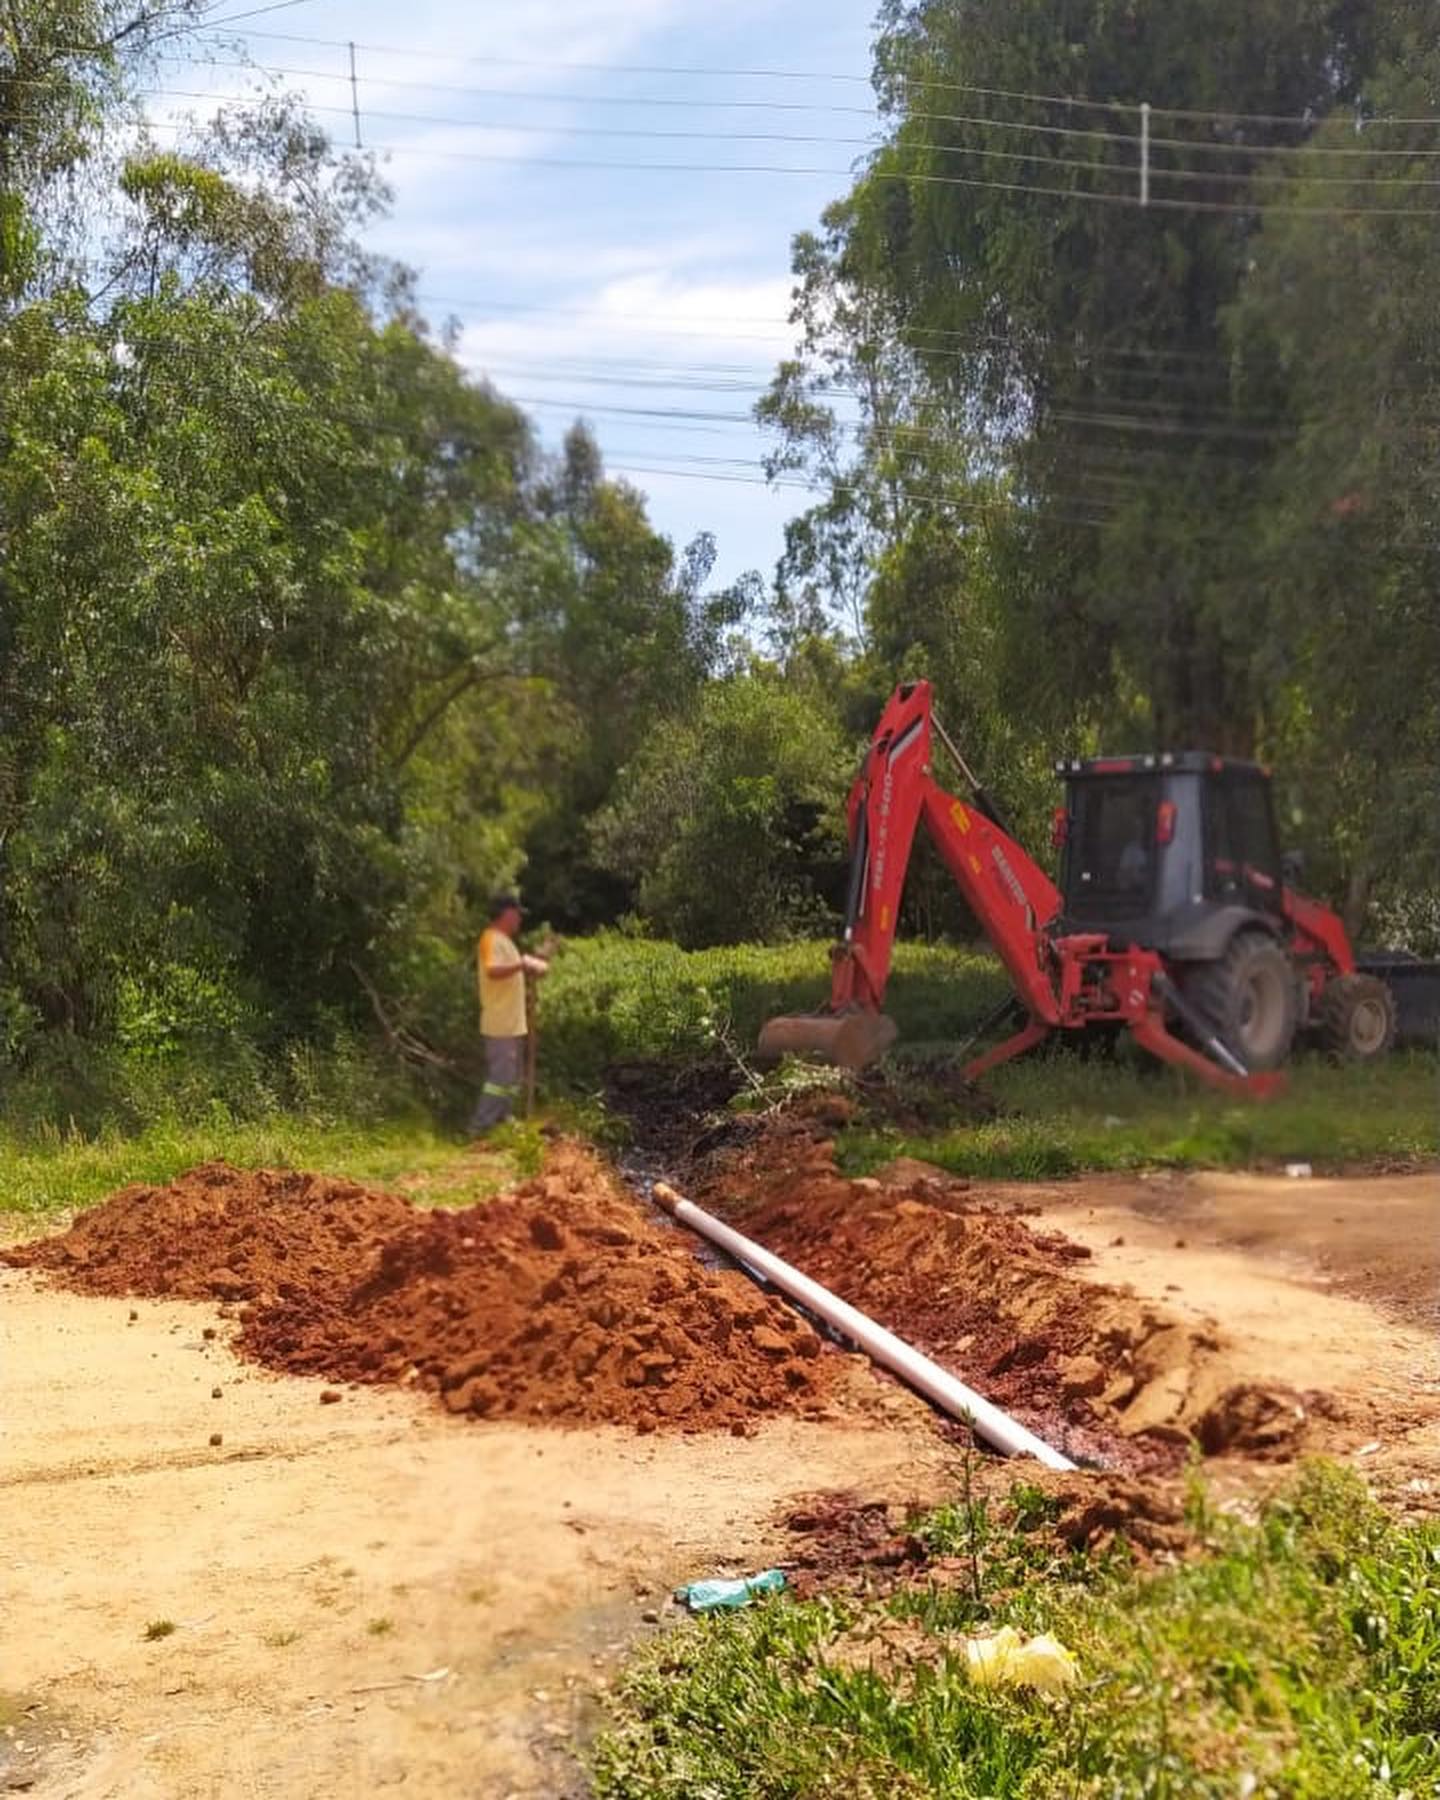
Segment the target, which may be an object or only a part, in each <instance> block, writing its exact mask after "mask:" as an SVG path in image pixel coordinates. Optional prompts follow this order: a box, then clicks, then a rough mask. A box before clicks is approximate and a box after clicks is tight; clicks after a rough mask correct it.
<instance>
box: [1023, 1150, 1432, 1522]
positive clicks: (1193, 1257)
mask: <svg viewBox="0 0 1440 1800" xmlns="http://www.w3.org/2000/svg"><path fill="white" fill-rule="evenodd" d="M987 1192H988V1193H989V1194H990V1195H991V1196H992V1197H993V1198H994V1199H995V1200H996V1201H999V1202H1003V1203H1008V1204H1010V1205H1013V1206H1014V1207H1015V1208H1016V1209H1017V1210H1019V1211H1021V1212H1022V1213H1024V1214H1025V1216H1026V1217H1027V1218H1028V1219H1029V1220H1030V1222H1031V1223H1036V1224H1043V1225H1048V1226H1052V1227H1054V1228H1056V1229H1058V1230H1061V1231H1063V1232H1064V1233H1065V1234H1066V1236H1067V1237H1070V1238H1073V1239H1075V1240H1076V1241H1077V1242H1079V1243H1081V1244H1084V1245H1085V1246H1086V1247H1087V1248H1088V1249H1089V1250H1090V1251H1091V1253H1092V1254H1091V1258H1090V1260H1089V1261H1088V1262H1086V1263H1084V1264H1081V1265H1078V1266H1077V1273H1079V1274H1081V1275H1083V1276H1084V1277H1086V1278H1087V1279H1090V1280H1093V1281H1097V1282H1107V1283H1116V1284H1124V1285H1125V1286H1128V1287H1130V1288H1132V1289H1133V1290H1134V1291H1135V1292H1136V1293H1137V1294H1139V1295H1140V1296H1142V1297H1143V1298H1145V1299H1148V1300H1153V1301H1155V1302H1157V1303H1163V1304H1164V1305H1165V1306H1166V1307H1167V1309H1168V1310H1170V1311H1171V1312H1173V1313H1176V1314H1178V1315H1179V1316H1181V1317H1182V1318H1187V1319H1189V1320H1191V1321H1192V1322H1196V1323H1200V1322H1203V1323H1205V1324H1209V1325H1217V1326H1219V1327H1220V1328H1222V1329H1223V1330H1224V1332H1225V1333H1226V1335H1227V1336H1228V1337H1229V1338H1230V1339H1231V1340H1232V1341H1233V1342H1234V1343H1235V1344H1236V1346H1237V1347H1239V1348H1240V1349H1241V1350H1242V1351H1243V1353H1244V1355H1245V1356H1246V1358H1247V1360H1248V1361H1249V1363H1250V1364H1251V1365H1252V1366H1253V1367H1255V1368H1257V1369H1263V1370H1266V1371H1268V1376H1269V1379H1271V1380H1275V1381H1280V1382H1287V1383H1289V1384H1290V1385H1292V1386H1294V1387H1297V1388H1304V1389H1315V1388H1324V1389H1326V1390H1328V1391H1329V1392H1330V1393H1331V1394H1333V1395H1335V1396H1337V1397H1339V1398H1340V1399H1342V1400H1343V1401H1344V1403H1345V1405H1346V1407H1347V1409H1348V1410H1349V1412H1350V1414H1351V1416H1352V1418H1353V1420H1354V1426H1353V1429H1352V1430H1351V1431H1350V1433H1349V1435H1348V1438H1347V1436H1346V1435H1345V1434H1344V1433H1343V1432H1342V1433H1340V1434H1337V1440H1336V1443H1335V1445H1334V1446H1333V1447H1334V1449H1335V1450H1336V1451H1337V1452H1339V1453H1340V1454H1342V1455H1345V1454H1346V1453H1347V1452H1348V1453H1349V1455H1350V1456H1351V1457H1352V1458H1355V1459H1356V1466H1358V1467H1361V1468H1363V1470H1364V1471H1365V1473H1366V1474H1367V1476H1368V1477H1369V1478H1370V1479H1371V1480H1373V1481H1374V1482H1375V1484H1376V1485H1377V1487H1379V1488H1380V1489H1381V1491H1383V1492H1385V1493H1386V1495H1387V1497H1388V1498H1390V1499H1392V1500H1396V1501H1399V1502H1400V1503H1401V1504H1402V1505H1403V1504H1406V1503H1407V1502H1408V1503H1409V1504H1412V1505H1414V1506H1416V1507H1423V1508H1424V1509H1426V1510H1440V1174H1435V1173H1421V1174H1413V1175H1393V1176H1364V1177H1335V1178H1333V1179H1315V1178H1310V1179H1299V1180H1292V1179H1290V1178H1288V1177H1285V1176H1279V1175H1276V1176H1271V1175H1242V1174H1220V1173H1204V1174H1190V1175H1171V1176H1164V1175H1161V1176H1154V1175H1152V1176H1150V1177H1148V1178H1145V1179H1141V1178H1138V1177H1137V1178H1116V1177H1114V1176H1086V1177H1083V1178H1081V1179H1078V1180H1074V1181H1067V1182H1063V1183H1055V1184H1053V1185H1048V1186H1040V1185H1030V1184H996V1185H995V1186H994V1187H993V1188H990V1189H988V1190H987ZM1357 1452H1358V1453H1360V1454H1359V1455H1358V1458H1357V1456H1356V1453H1357Z"/></svg>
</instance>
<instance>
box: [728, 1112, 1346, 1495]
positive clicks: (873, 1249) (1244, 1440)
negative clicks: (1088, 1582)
mask: <svg viewBox="0 0 1440 1800" xmlns="http://www.w3.org/2000/svg"><path fill="white" fill-rule="evenodd" d="M791 1150H792V1159H791V1161H790V1163H789V1166H788V1167H778V1168H777V1167H776V1165H775V1160H774V1159H773V1157H770V1156H768V1155H767V1156H753V1155H747V1156H744V1157H737V1158H733V1159H732V1160H731V1162H730V1163H729V1165H728V1166H727V1168H726V1169H725V1171H724V1172H723V1174H722V1173H717V1174H716V1175H715V1177H714V1179H713V1180H712V1181H711V1182H710V1183H709V1184H708V1185H707V1188H706V1191H705V1196H704V1199H705V1203H706V1204H708V1205H710V1206H713V1207H715V1208H716V1209H717V1210H721V1211H723V1212H725V1213H726V1214H727V1215H728V1216H730V1217H732V1218H734V1219H735V1221H736V1223H737V1224H739V1225H740V1227H741V1228H742V1229H743V1230H745V1231H747V1232H749V1233H750V1234H751V1235H753V1236H754V1237H756V1238H758V1239H759V1240H760V1241H761V1242H762V1243H763V1244H765V1245H766V1246H767V1247H768V1248H769V1249H771V1250H773V1251H775V1252H776V1254H777V1255H780V1256H783V1257H784V1258H786V1260H787V1261H790V1262H793V1263H795V1264H796V1265H797V1266H798V1267H799V1268H801V1269H803V1270H804V1271H805V1273H806V1274H807V1275H810V1276H812V1277H813V1278H814V1279H816V1280H817V1281H820V1282H823V1283H824V1284H825V1285H826V1286H827V1287H829V1288H831V1289H833V1291H834V1292H836V1293H838V1294H840V1295H841V1296H842V1297H843V1298H844V1299H846V1300H849V1301H851V1302H852V1303H853V1304H855V1305H857V1306H860V1307H862V1308H863V1309H864V1310H865V1311H866V1312H867V1313H869V1314H870V1316H871V1317H872V1318H875V1319H877V1320H878V1321H879V1322H880V1323H882V1324H884V1325H887V1326H889V1327H890V1329H891V1330H893V1331H896V1332H898V1333H899V1334H900V1335H901V1336H902V1337H904V1338H905V1339H906V1340H907V1341H909V1342H911V1343H913V1344H915V1345H916V1347H917V1348H919V1349H922V1350H924V1351H926V1352H927V1353H928V1354H929V1355H931V1356H933V1357H934V1358H935V1359H936V1360H937V1361H938V1362H940V1363H942V1364H944V1365H945V1366H946V1367H949V1368H952V1369H954V1370H955V1372H956V1373H957V1374H959V1375H960V1376H961V1378H962V1379H963V1380H965V1381H967V1382H969V1383H970V1385H972V1386H973V1387H975V1388H976V1389H978V1390H979V1391H980V1392H981V1393H982V1394H984V1395H985V1397H986V1398H987V1399H990V1400H993V1401H994V1402H996V1403H997V1404H998V1405H1000V1406H1002V1407H1004V1408H1006V1409H1007V1410H1008V1411H1010V1412H1012V1413H1013V1414H1014V1415H1015V1416H1016V1417H1017V1418H1019V1419H1020V1420H1021V1421H1022V1422H1023V1423H1025V1424H1026V1425H1028V1426H1030V1427H1031V1428H1032V1429H1033V1430H1035V1431H1037V1432H1038V1433H1039V1434H1040V1435H1041V1436H1043V1437H1045V1438H1047V1439H1048V1440H1049V1441H1050V1442H1051V1443H1053V1444H1055V1445H1056V1447H1057V1448H1059V1449H1061V1450H1062V1451H1064V1452H1065V1453H1066V1454H1067V1455H1069V1456H1071V1457H1072V1458H1074V1459H1075V1460H1076V1461H1079V1462H1082V1463H1083V1462H1098V1463H1103V1464H1105V1465H1106V1466H1108V1467H1110V1468H1112V1469H1122V1470H1128V1471H1130V1472H1131V1473H1139V1472H1147V1471H1154V1470H1164V1469H1167V1468H1173V1467H1175V1466H1176V1465H1177V1464H1178V1463H1179V1461H1180V1460H1181V1459H1182V1457H1183V1455H1184V1453H1185V1450H1186V1448H1187V1446H1188V1445H1189V1443H1190V1442H1191V1441H1192V1439H1198V1440H1199V1442H1200V1444H1201V1446H1202V1448H1204V1449H1205V1450H1206V1451H1207V1452H1211V1453H1220V1452H1223V1453H1230V1454H1237V1453H1238V1454H1261V1455H1269V1456H1273V1455H1277V1454H1278V1455H1291V1454H1294V1453H1295V1451H1296V1450H1297V1449H1299V1448H1301V1447H1302V1445H1303V1441H1304V1437H1305V1428H1306V1425H1307V1422H1308V1420H1309V1418H1310V1416H1311V1413H1312V1412H1313V1410H1314V1408H1313V1406H1312V1407H1311V1408H1310V1409H1309V1410H1307V1408H1306V1406H1304V1405H1302V1404H1299V1403H1298V1402H1297V1397H1296V1396H1293V1395H1291V1394H1289V1393H1288V1391H1287V1392H1280V1391H1278V1390H1277V1391H1276V1392H1275V1393H1274V1394H1270V1393H1269V1392H1268V1391H1267V1390H1264V1389H1257V1388H1254V1387H1248V1388H1246V1389H1245V1391H1244V1393H1243V1395H1242V1394H1240V1392H1239V1391H1238V1390H1236V1388H1235V1372H1234V1369H1233V1367H1232V1366H1231V1365H1230V1363H1229V1362H1227V1353H1226V1347H1225V1346H1224V1345H1223V1343H1222V1342H1221V1340H1220V1339H1219V1338H1218V1336H1216V1335H1215V1334H1213V1333H1211V1332H1209V1331H1207V1330H1206V1329H1204V1328H1201V1327H1196V1326H1193V1325H1189V1324H1185V1323H1182V1322H1181V1321H1179V1320H1178V1319H1175V1318H1173V1317H1171V1316H1169V1315H1167V1314H1166V1313H1164V1312H1163V1311H1162V1310H1161V1309H1159V1308H1158V1307H1155V1306H1152V1305H1150V1304H1147V1303H1146V1302H1144V1301H1142V1300H1140V1299H1137V1298H1136V1297H1135V1296H1134V1295H1133V1294H1131V1293H1129V1292H1127V1291H1121V1290H1118V1289H1115V1288H1110V1287H1105V1286H1102V1285H1100V1284H1099V1283H1097V1282H1095V1281H1093V1280H1088V1279H1083V1278H1081V1277H1080V1276H1079V1275H1078V1274H1077V1272H1076V1269H1075V1265H1076V1264H1077V1263H1078V1262H1081V1261H1083V1260H1084V1259H1085V1258H1087V1257H1088V1256H1089V1251H1088V1250H1086V1249H1085V1248H1084V1247H1083V1246H1080V1245H1077V1244H1075V1243H1073V1242H1071V1241H1070V1240H1069V1239H1067V1238H1065V1237H1063V1236H1061V1235H1060V1234H1059V1233H1055V1232H1042V1231H1037V1230H1035V1229H1033V1228H1032V1227H1030V1226H1028V1225H1027V1224H1025V1223H1024V1221H1022V1220H1021V1219H1019V1218H1017V1217H1015V1216H1014V1215H1013V1214H1011V1213H1008V1212H999V1211H995V1210H992V1209H990V1208H989V1207H987V1206H985V1205H984V1204H982V1203H980V1202H978V1201H977V1200H976V1199H975V1197H974V1196H973V1195H972V1194H971V1193H970V1192H969V1190H968V1184H967V1183H965V1182H963V1181H956V1180H954V1179H952V1178H950V1177H948V1176H946V1175H945V1174H944V1173H943V1172H942V1171H940V1170H935V1169H927V1168H926V1167H925V1165H923V1164H916V1163H908V1162H907V1163H904V1164H899V1165H896V1166H895V1167H894V1168H893V1169H891V1170H889V1171H886V1172H884V1177H883V1179H876V1178H869V1179H864V1180H859V1181H852V1180H847V1179H846V1178H845V1177H844V1176H843V1175H841V1174H840V1173H839V1171H838V1170H837V1169H836V1167H835V1162H834V1156H833V1147H832V1146H831V1145H829V1144H827V1143H824V1142H809V1143H803V1142H800V1141H798V1140H792V1144H791ZM1305 1398H1306V1399H1307V1400H1310V1401H1313V1400H1314V1399H1315V1397H1314V1396H1306V1397H1305Z"/></svg>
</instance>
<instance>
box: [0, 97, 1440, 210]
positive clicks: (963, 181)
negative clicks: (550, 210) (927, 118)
mask: <svg viewBox="0 0 1440 1800" xmlns="http://www.w3.org/2000/svg"><path fill="white" fill-rule="evenodd" d="M342 110H345V109H342ZM4 116H6V117H9V118H14V117H16V116H17V115H14V114H9V115H4ZM21 116H23V115H21ZM136 123H137V124H138V125H141V126H143V127H145V128H147V129H149V130H153V131H175V132H179V131H183V130H185V129H187V127H186V126H185V124H184V123H183V122H182V121H179V120H173V119H149V118H141V119H139V120H137V121H136ZM368 148H369V149H370V150H372V151H379V152H382V153H384V154H387V155H390V156H415V157H426V158H429V159H430V160H432V161H445V162H464V163H482V164H492V165H495V166H497V167H513V168H524V169H567V170H572V171H580V172H584V173H589V174H596V173H606V172H613V171H620V172H624V173H628V174H673V175H805V176H814V175H823V176H827V177H834V178H836V179H839V180H853V179H854V178H855V171H854V170H853V169H833V168H817V167H814V166H812V165H803V166H802V165H800V164H795V163H698V162H631V161H627V160H621V159H618V158H610V157H607V158H603V159H602V158H599V157H589V158H586V157H554V156H548V157H540V156H509V155H506V154H504V153H503V152H500V151H483V150H481V151H476V150H439V149H434V148H427V147H425V146H420V145H414V144H377V143H372V144H370V145H369V146H368ZM1053 166H1055V167H1056V168H1059V169H1064V168H1065V167H1067V166H1068V165H1067V164H1065V163H1063V162H1061V163H1057V164H1055V165H1053ZM1105 168H1106V169H1107V171H1109V172H1112V173H1114V174H1117V175H1127V176H1129V175H1131V174H1133V171H1131V170H1128V169H1126V168H1124V167H1122V166H1119V165H1111V164H1108V163H1107V164H1106V165H1105ZM863 178H864V179H865V180H867V181H877V180H878V181H900V182H906V183H920V184H926V185H938V186H942V187H963V188H978V189H989V190H992V191H997V192H1003V193H1012V194H1036V195H1041V196H1045V197H1050V198H1055V199H1060V200H1072V201H1074V200H1082V201H1088V202H1091V203H1094V204H1100V205H1110V206H1137V207H1138V206H1140V205H1141V201H1140V197H1139V195H1138V194H1135V193H1107V192H1102V191H1100V190H1097V189H1094V188H1083V187H1053V186H1050V185H1048V184H1040V183H1034V182H1023V181H990V180H986V179H985V178H983V177H981V176H971V175H937V174H933V173H931V172H930V171H928V170H903V169H902V170H890V169H873V168H872V169H868V170H866V171H864V177H863ZM1148 209H1149V210H1150V211H1152V212H1153V211H1172V212H1208V213H1217V214H1218V213H1243V214H1245V215H1246V216H1247V217H1249V216H1253V215H1254V214H1255V213H1256V212H1258V211H1260V210H1261V209H1260V207H1259V206H1258V205H1257V204H1253V203H1252V204H1248V205H1247V204H1242V203H1238V202H1234V201H1225V200H1181V199H1173V198H1169V197H1166V196H1157V195H1155V194H1152V195H1151V196H1150V199H1149V201H1148ZM1264 210H1265V211H1266V213H1267V214H1269V215H1272V216H1276V217H1291V218H1317V219H1318V218H1329V219H1338V218H1421V217H1432V216H1433V214H1434V211H1435V209H1434V208H1433V207H1428V206H1286V205H1276V204H1273V203H1268V202H1267V203H1266V206H1265V208H1264Z"/></svg>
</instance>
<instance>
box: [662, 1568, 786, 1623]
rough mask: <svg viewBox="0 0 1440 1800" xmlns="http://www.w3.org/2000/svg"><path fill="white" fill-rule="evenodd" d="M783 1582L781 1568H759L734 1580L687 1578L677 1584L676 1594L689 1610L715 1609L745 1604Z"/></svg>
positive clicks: (772, 1591)
mask: <svg viewBox="0 0 1440 1800" xmlns="http://www.w3.org/2000/svg"><path fill="white" fill-rule="evenodd" d="M784 1585H785V1574H784V1571H783V1570H782V1569H762V1570H761V1571H760V1573H759V1574H758V1575H743V1576H741V1577H739V1578H738V1579H737V1580H734V1581H726V1580H723V1579H720V1578H716V1579H715V1580H712V1581H690V1582H687V1583H686V1584H685V1586H684V1587H678V1588H676V1590H675V1598H676V1599H677V1600H678V1601H679V1602H680V1604H681V1605H682V1606H688V1607H689V1608H690V1610H691V1612H696V1613H703V1612H717V1611H720V1610H733V1609H734V1608H735V1607H737V1606H746V1605H748V1604H749V1602H750V1600H751V1599H752V1598H753V1597H754V1596H755V1595H756V1594H770V1593H778V1592H779V1590H780V1589H781V1588H783V1587H784Z"/></svg>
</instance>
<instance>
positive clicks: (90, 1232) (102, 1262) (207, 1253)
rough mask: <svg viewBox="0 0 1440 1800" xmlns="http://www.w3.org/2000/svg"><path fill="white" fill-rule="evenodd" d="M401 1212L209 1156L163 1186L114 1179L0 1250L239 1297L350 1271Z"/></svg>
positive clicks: (312, 1180) (89, 1277)
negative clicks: (56, 1224)
mask: <svg viewBox="0 0 1440 1800" xmlns="http://www.w3.org/2000/svg"><path fill="white" fill-rule="evenodd" d="M412 1216H413V1215H412V1212H411V1208H410V1206H409V1203H408V1202H407V1201H404V1200H402V1199H400V1198H399V1197H398V1196H396V1195H394V1194H383V1193H377V1192H375V1191H374V1190H373V1189H371V1188H363V1187H360V1186H359V1185H358V1184H357V1183H355V1182H353V1181H336V1180H332V1179H331V1178H330V1177H329V1176H326V1175H306V1174H301V1173H298V1172H296V1171H292V1170H285V1169H259V1170H241V1169H233V1168H231V1167H230V1165H229V1164H228V1163H223V1162H213V1163H204V1164H202V1165H201V1166H200V1167H199V1168H196V1169H191V1170H190V1171H189V1172H188V1173H187V1174H184V1175H181V1176H179V1177H178V1179H176V1180H175V1181H172V1182H171V1183H170V1184H169V1186H168V1187H146V1186H142V1185H138V1184H137V1185H135V1186H132V1187H124V1188H121V1189H120V1190H119V1192H118V1193H115V1194H112V1195H111V1196H110V1198H109V1199H108V1200H106V1201H105V1202H104V1203H103V1204H102V1205H100V1206H97V1207H95V1208H94V1209H93V1210H92V1211H90V1212H87V1213H84V1214H82V1215H81V1217H80V1218H78V1219H77V1220H76V1221H75V1223H74V1224H73V1225H72V1226H71V1227H70V1229H69V1230H68V1231H66V1232H62V1233H61V1234H60V1236H58V1237H52V1238H41V1239H40V1240H39V1241H38V1242H36V1243H31V1244H21V1245H16V1246H14V1247H12V1248H11V1249H9V1250H7V1251H5V1252H4V1254H3V1258H0V1260H3V1261H5V1262H7V1263H10V1264H12V1265H14V1266H15V1267H17V1268H29V1269H46V1270H49V1271H50V1272H51V1273H52V1274H53V1275H54V1276H55V1277H56V1279H57V1280H59V1281H61V1282H62V1283H63V1284H64V1285H65V1286H66V1287H69V1288H75V1289H77V1290H78V1291H79V1292H81V1293H86V1294H142V1295H146V1296H149V1297H151V1298H157V1299H158V1298H165V1297H168V1298H171V1299H176V1300H250V1299H254V1298H255V1297H256V1296H258V1295H269V1296H276V1295H282V1294H286V1293H290V1292H309V1291H310V1290H312V1289H316V1290H323V1289H324V1288H326V1287H327V1286H331V1285H334V1284H335V1283H337V1282H343V1281H345V1280H347V1279H350V1278H351V1277H352V1275H353V1271H354V1269H355V1267H356V1264H357V1262H358V1261H359V1260H361V1259H363V1257H364V1256H365V1255H366V1254H368V1252H369V1251H370V1249H371V1248H372V1247H373V1246H374V1244H375V1243H377V1242H378V1241H380V1240H381V1239H383V1238H385V1237H387V1236H388V1235H389V1234H390V1233H392V1232H395V1231H399V1230H401V1229H402V1228H403V1227H404V1226H405V1225H406V1224H407V1223H408V1222H409V1220H410V1219H411V1217H412Z"/></svg>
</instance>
